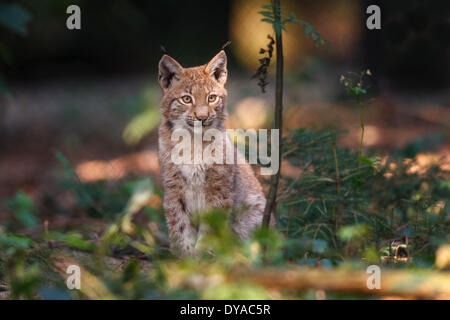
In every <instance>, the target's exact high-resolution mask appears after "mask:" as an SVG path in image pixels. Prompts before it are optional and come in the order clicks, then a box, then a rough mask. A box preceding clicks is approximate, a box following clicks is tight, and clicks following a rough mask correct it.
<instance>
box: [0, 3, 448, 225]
mask: <svg viewBox="0 0 450 320" xmlns="http://www.w3.org/2000/svg"><path fill="white" fill-rule="evenodd" d="M264 3H265V2H264V1H261V0H233V1H200V0H194V1H175V0H164V1H163V0H153V1H146V0H110V1H87V0H79V1H76V0H70V1H69V0H67V1H66V0H39V1H36V0H21V1H3V2H2V3H0V59H1V60H0V77H1V78H0V87H1V90H2V91H1V93H0V199H8V198H11V197H13V196H14V195H15V194H16V193H17V192H18V190H21V191H22V192H24V193H26V194H27V195H28V196H29V197H31V198H32V199H33V200H34V202H35V203H36V204H37V206H38V210H39V212H41V213H42V214H43V215H46V214H53V213H55V212H56V213H60V212H65V211H70V210H71V206H72V205H74V203H75V202H76V200H75V195H74V193H73V192H72V191H71V190H70V189H68V188H61V177H62V176H63V174H64V170H63V166H62V165H61V161H60V160H58V157H57V156H56V155H57V154H58V152H59V153H60V154H62V155H64V157H65V158H66V159H67V160H68V162H69V163H70V164H71V165H72V166H73V169H74V170H75V172H76V173H77V175H78V177H79V179H80V180H81V181H82V182H87V183H90V182H98V181H102V183H105V185H108V184H114V183H115V181H118V180H120V179H122V178H125V177H139V176H151V177H152V178H153V179H154V181H155V183H156V184H157V185H158V184H159V167H158V161H157V132H156V129H157V126H158V124H159V99H160V97H161V91H160V88H159V86H158V83H157V80H156V79H157V76H156V74H157V65H158V61H159V59H160V57H161V55H162V52H161V49H160V46H161V45H163V46H164V47H165V48H166V50H167V52H168V53H169V54H170V55H171V56H173V57H174V58H175V59H177V60H178V61H179V62H180V63H181V64H182V65H183V66H194V65H199V64H204V63H206V62H207V61H208V60H209V59H211V58H212V57H213V56H214V55H215V54H216V53H217V52H218V51H219V50H220V48H221V47H222V45H223V44H224V43H226V42H227V41H228V40H231V41H232V43H231V45H230V46H229V47H228V48H227V49H226V51H227V55H228V58H229V69H230V72H229V81H228V92H229V104H228V108H229V113H230V118H229V120H228V122H227V126H228V127H230V128H265V127H270V126H271V121H272V113H273V99H274V97H273V91H274V81H272V79H271V78H270V79H269V81H270V84H269V86H268V87H267V92H266V93H261V91H260V88H259V87H258V85H257V80H256V79H251V76H252V74H254V72H255V70H256V69H257V67H258V59H259V58H261V55H260V54H259V50H260V48H265V47H266V45H267V43H268V39H267V34H271V33H272V32H271V26H270V25H269V24H267V23H263V22H261V21H260V15H259V14H258V11H260V10H261V6H262V5H263V4H264ZM71 4H77V5H79V6H80V8H81V26H82V28H81V30H68V29H67V28H66V19H67V17H68V16H69V15H68V14H66V8H67V7H68V6H69V5H71ZM370 4H378V5H379V6H380V7H381V12H382V15H381V20H382V29H381V30H368V29H367V28H366V27H365V25H366V19H367V17H368V15H367V14H366V13H365V11H366V8H367V6H368V5H370ZM284 5H285V6H286V7H287V9H288V10H289V11H292V12H295V13H296V15H297V17H299V18H301V19H304V20H306V21H308V22H310V23H311V24H312V25H314V26H315V27H316V29H317V31H318V32H319V33H320V34H321V35H322V37H323V38H325V39H327V40H328V41H329V42H330V44H331V47H332V50H327V49H326V48H316V47H315V46H314V45H313V42H312V41H311V40H310V39H309V38H306V37H305V36H304V34H303V29H302V28H301V27H299V26H295V25H289V27H288V32H287V33H285V34H284V37H285V38H284V50H285V51H284V54H285V71H286V80H285V125H286V128H297V127H306V128H311V127H317V128H323V127H329V126H334V127H338V128H341V129H344V130H346V131H347V134H346V135H343V136H342V138H341V140H340V143H341V144H342V145H344V146H350V147H353V148H357V147H358V143H359V135H360V131H359V109H358V106H357V104H356V103H355V102H354V101H353V99H352V98H351V97H350V96H349V95H348V94H347V93H346V91H345V88H344V86H343V85H342V84H341V83H340V82H339V79H340V77H341V75H342V74H345V73H346V72H348V71H354V72H360V71H362V70H366V69H370V70H371V73H372V76H371V77H368V78H369V79H368V80H369V82H370V87H369V90H368V95H367V99H366V105H367V109H366V115H365V117H366V132H365V140H364V147H365V148H376V149H377V150H379V152H380V153H389V152H399V153H402V154H403V155H404V156H405V157H415V156H417V155H418V154H426V155H427V157H428V158H427V157H425V158H424V159H425V160H424V161H427V159H429V157H431V158H433V157H443V159H444V161H443V162H442V166H444V167H445V166H447V167H446V168H448V170H450V164H449V162H450V144H449V125H450V104H449V102H450V100H449V99H450V96H449V90H448V89H449V86H448V80H449V79H448V78H449V74H450V72H449V71H450V70H449V63H448V62H449V54H450V52H449V43H448V42H449V37H448V35H449V34H450V28H449V18H448V13H449V10H448V9H449V2H448V1H440V0H436V1H432V2H431V1H428V2H425V1H419V0H408V1H406V0H400V1H389V2H388V1H385V2H381V1H365V0H339V1H338V0H335V1H330V0H327V1H324V0H315V1H313V0H302V1H300V0H299V1H284ZM272 67H273V66H272ZM271 74H272V75H273V70H272V72H271ZM284 170H285V173H286V174H289V166H287V165H286V166H285V167H284ZM99 198H101V196H99ZM105 201H106V200H105ZM155 201H156V200H155ZM7 210H8V207H7V206H2V207H1V209H0V220H1V219H2V218H5V217H6V216H7V214H8V213H7Z"/></svg>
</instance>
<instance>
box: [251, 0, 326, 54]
mask: <svg viewBox="0 0 450 320" xmlns="http://www.w3.org/2000/svg"><path fill="white" fill-rule="evenodd" d="M262 8H263V9H264V10H262V11H259V14H260V15H262V16H263V18H262V19H261V21H263V22H267V23H270V24H271V25H272V26H273V30H274V31H275V33H276V34H280V33H281V32H282V30H284V31H287V29H286V25H287V24H288V23H294V24H298V25H300V26H302V27H303V28H304V32H305V35H306V36H307V37H308V36H309V37H311V39H312V40H313V41H314V43H315V45H316V46H318V47H319V46H322V45H326V46H327V48H328V49H331V46H330V43H329V42H328V41H327V40H325V39H324V38H322V36H321V35H320V34H319V33H318V32H317V31H316V29H315V28H314V27H313V26H312V25H311V24H310V23H308V22H306V21H304V20H300V19H297V18H296V16H295V14H294V13H293V12H290V13H289V14H284V13H283V8H278V7H276V6H275V5H272V4H265V5H263V6H262ZM277 16H278V17H277Z"/></svg>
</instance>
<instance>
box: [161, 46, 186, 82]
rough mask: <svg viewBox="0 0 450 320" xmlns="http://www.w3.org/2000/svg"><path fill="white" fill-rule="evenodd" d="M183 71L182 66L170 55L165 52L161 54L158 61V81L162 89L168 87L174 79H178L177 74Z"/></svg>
mask: <svg viewBox="0 0 450 320" xmlns="http://www.w3.org/2000/svg"><path fill="white" fill-rule="evenodd" d="M182 71H183V67H182V66H181V65H180V64H179V63H178V62H177V61H176V60H175V59H173V58H172V57H169V56H168V55H167V54H165V55H163V57H162V58H161V60H160V61H159V72H158V81H159V85H160V86H161V88H163V90H166V89H168V88H169V87H170V86H171V85H172V84H173V83H174V81H177V80H178V76H179V74H180V73H181V72H182Z"/></svg>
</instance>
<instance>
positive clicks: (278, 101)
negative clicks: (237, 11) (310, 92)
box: [263, 0, 283, 227]
mask: <svg viewBox="0 0 450 320" xmlns="http://www.w3.org/2000/svg"><path fill="white" fill-rule="evenodd" d="M273 10H274V17H275V24H278V25H280V24H281V6H280V0H273ZM275 45H276V50H277V56H276V57H277V65H276V85H275V125H274V129H278V130H279V133H280V134H279V141H278V143H279V147H278V157H279V163H280V165H279V168H278V171H277V172H276V173H275V174H274V175H272V176H271V178H270V189H269V195H268V197H267V202H266V207H265V208H264V218H263V227H268V226H269V222H270V215H271V213H272V212H273V214H275V211H276V198H277V190H278V184H279V181H280V172H281V153H282V152H281V149H282V146H281V141H282V133H283V130H282V129H283V128H282V126H283V122H282V121H283V41H282V30H279V32H276V30H275Z"/></svg>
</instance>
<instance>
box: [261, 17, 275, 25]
mask: <svg viewBox="0 0 450 320" xmlns="http://www.w3.org/2000/svg"><path fill="white" fill-rule="evenodd" d="M261 21H263V22H267V23H270V24H273V22H274V21H273V20H271V19H268V18H263V19H261Z"/></svg>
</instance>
